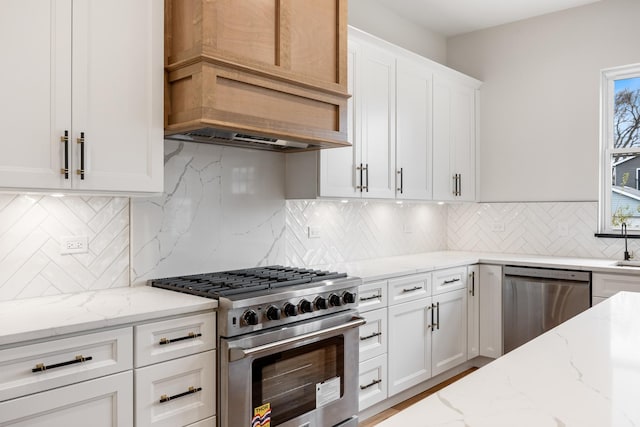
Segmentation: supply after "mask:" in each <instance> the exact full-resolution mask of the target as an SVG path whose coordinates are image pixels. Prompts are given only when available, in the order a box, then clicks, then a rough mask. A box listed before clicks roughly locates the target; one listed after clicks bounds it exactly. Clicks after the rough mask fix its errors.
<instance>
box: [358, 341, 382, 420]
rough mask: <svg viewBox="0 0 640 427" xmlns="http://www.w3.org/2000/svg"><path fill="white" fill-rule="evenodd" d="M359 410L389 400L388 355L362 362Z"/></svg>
mask: <svg viewBox="0 0 640 427" xmlns="http://www.w3.org/2000/svg"><path fill="white" fill-rule="evenodd" d="M358 378H359V383H358V384H359V386H360V393H359V398H358V403H359V405H358V407H359V410H360V411H362V410H363V409H366V408H368V407H369V406H371V405H375V404H376V403H378V402H382V401H383V400H385V399H386V398H387V355H386V353H385V354H382V355H380V356H377V357H374V358H372V359H368V360H365V361H364V362H360V371H359V375H358Z"/></svg>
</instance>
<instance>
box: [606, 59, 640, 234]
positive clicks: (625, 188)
mask: <svg viewBox="0 0 640 427" xmlns="http://www.w3.org/2000/svg"><path fill="white" fill-rule="evenodd" d="M600 90H601V96H600V102H601V111H602V117H601V121H600V132H601V135H600V180H601V182H600V201H599V209H600V212H599V217H600V218H599V221H600V232H601V233H613V232H618V231H619V230H620V227H621V224H622V223H623V222H624V223H626V224H627V227H628V229H629V231H631V230H635V231H640V190H639V189H638V188H639V187H640V182H639V181H638V180H639V178H640V176H639V173H638V170H639V169H640V64H634V65H627V66H624V67H617V68H611V69H607V70H603V71H602V82H601V87H600Z"/></svg>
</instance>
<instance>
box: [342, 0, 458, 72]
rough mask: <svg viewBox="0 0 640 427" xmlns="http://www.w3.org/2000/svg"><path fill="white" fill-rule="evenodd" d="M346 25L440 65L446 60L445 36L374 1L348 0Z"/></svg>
mask: <svg viewBox="0 0 640 427" xmlns="http://www.w3.org/2000/svg"><path fill="white" fill-rule="evenodd" d="M349 25H352V26H354V27H356V28H359V29H361V30H362V31H365V32H367V33H370V34H373V35H374V36H377V37H380V38H381V39H384V40H386V41H388V42H390V43H393V44H396V45H398V46H401V47H403V48H405V49H407V50H410V51H412V52H415V53H417V54H418V55H422V56H425V57H427V58H429V59H431V60H433V61H436V62H439V63H441V64H444V63H445V62H446V60H447V43H446V39H445V37H444V36H441V35H439V34H437V33H434V32H432V31H429V30H428V29H426V28H424V27H421V26H419V25H417V24H415V23H413V22H410V21H407V20H406V19H404V18H401V17H400V16H399V15H397V14H396V13H395V12H393V11H391V10H390V9H389V8H387V7H385V6H384V5H381V4H379V3H378V2H376V1H373V0H349Z"/></svg>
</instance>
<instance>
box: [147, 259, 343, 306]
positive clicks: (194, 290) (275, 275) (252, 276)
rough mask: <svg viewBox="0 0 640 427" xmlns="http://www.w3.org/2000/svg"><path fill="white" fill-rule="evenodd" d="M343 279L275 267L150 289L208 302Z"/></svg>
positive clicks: (162, 282)
mask: <svg viewBox="0 0 640 427" xmlns="http://www.w3.org/2000/svg"><path fill="white" fill-rule="evenodd" d="M343 277H347V274H346V273H337V272H331V271H323V270H312V269H306V268H295V267H283V266H281V265H274V266H268V267H256V268H248V269H241V270H231V271H222V272H217V273H204V274H194V275H190V276H181V277H169V278H164V279H155V280H152V281H151V286H155V287H158V288H164V289H170V290H173V291H178V292H184V293H189V294H193V295H200V296H205V297H209V298H219V297H223V296H229V295H239V294H243V293H248V292H255V291H261V290H268V289H276V288H281V287H287V286H304V285H306V284H309V283H313V282H319V281H322V280H333V279H340V278H343Z"/></svg>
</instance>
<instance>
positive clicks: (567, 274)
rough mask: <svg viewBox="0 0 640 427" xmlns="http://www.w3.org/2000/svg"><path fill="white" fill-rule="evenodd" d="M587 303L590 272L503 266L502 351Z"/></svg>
mask: <svg viewBox="0 0 640 427" xmlns="http://www.w3.org/2000/svg"><path fill="white" fill-rule="evenodd" d="M589 307H591V272H588V271H571V270H554V269H545V268H533V267H514V266H505V268H504V280H503V281H502V336H503V343H504V344H503V345H504V353H508V352H509V351H511V350H513V349H514V348H516V347H519V346H521V345H522V344H524V343H526V342H527V341H529V340H531V339H533V338H535V337H537V336H538V335H540V334H542V333H543V332H546V331H548V330H549V329H552V328H554V327H556V326H558V325H559V324H560V323H562V322H564V321H565V320H567V319H570V318H571V317H573V316H575V315H576V314H578V313H580V312H582V311H584V310H586V309H588V308H589Z"/></svg>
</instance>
